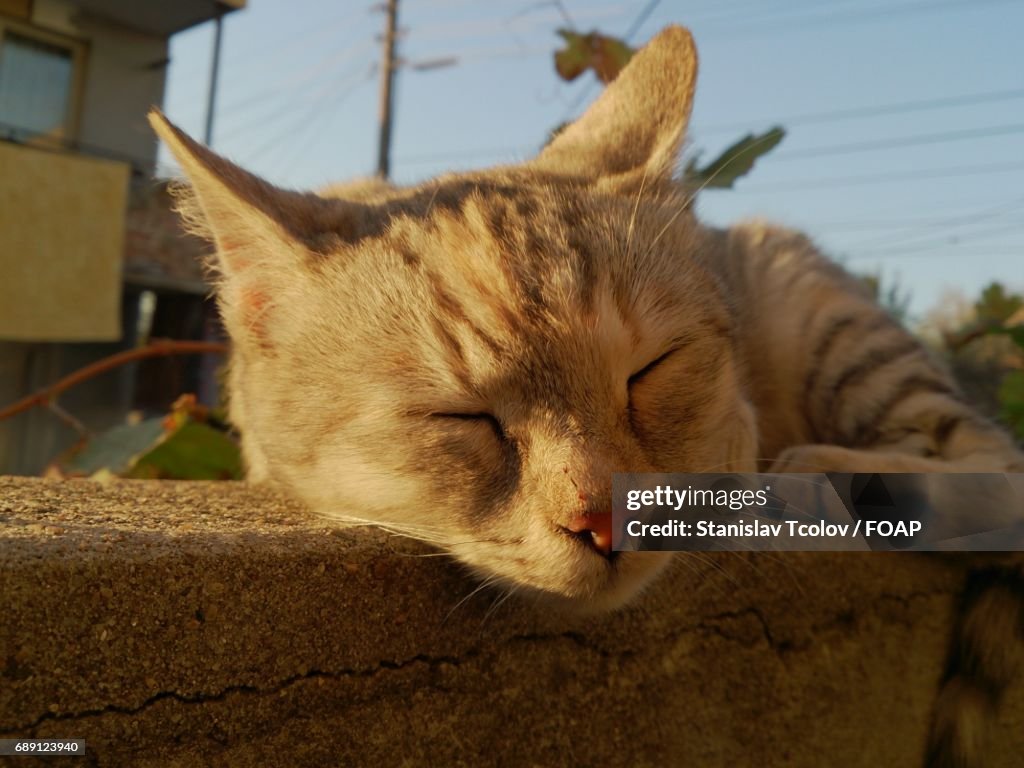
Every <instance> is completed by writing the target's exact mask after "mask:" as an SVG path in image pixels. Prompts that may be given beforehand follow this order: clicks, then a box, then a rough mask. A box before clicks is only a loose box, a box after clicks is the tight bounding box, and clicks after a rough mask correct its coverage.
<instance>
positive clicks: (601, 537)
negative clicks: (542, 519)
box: [563, 512, 618, 560]
mask: <svg viewBox="0 0 1024 768" xmlns="http://www.w3.org/2000/svg"><path fill="white" fill-rule="evenodd" d="M563 527H564V528H565V530H567V531H568V532H569V533H571V534H572V535H573V536H574V537H575V538H577V539H579V540H580V541H582V542H583V543H584V544H587V545H588V546H590V547H591V548H593V549H594V551H595V552H597V553H598V554H599V555H602V556H603V557H606V558H608V559H609V560H611V559H614V557H615V555H616V554H618V553H617V552H614V551H613V550H612V513H611V512H591V513H589V514H586V515H580V516H579V517H575V518H573V519H572V520H570V521H569V524H568V525H565V526H563Z"/></svg>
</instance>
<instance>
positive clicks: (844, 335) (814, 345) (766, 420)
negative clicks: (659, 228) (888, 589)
mask: <svg viewBox="0 0 1024 768" xmlns="http://www.w3.org/2000/svg"><path fill="white" fill-rule="evenodd" d="M725 240H726V245H725V247H724V248H723V249H722V251H721V252H719V253H718V254H716V255H717V256H718V257H719V258H718V259H717V261H716V262H715V264H716V268H717V269H718V270H719V272H720V275H721V277H722V279H723V282H724V283H726V285H727V286H729V287H730V288H731V289H732V293H733V295H735V296H736V298H737V300H738V301H737V307H738V314H739V317H740V320H741V323H742V327H741V337H742V338H743V343H744V344H745V349H746V358H747V360H748V367H749V376H750V382H751V387H752V395H753V398H754V400H755V403H756V406H757V408H758V410H759V411H760V412H761V413H762V414H763V415H762V417H761V423H760V432H761V434H762V435H763V436H764V440H763V443H762V444H763V445H764V446H765V447H764V453H766V454H768V455H769V456H771V457H774V463H773V465H772V467H771V471H775V472H821V471H839V472H910V473H919V472H920V473H932V474H930V475H928V476H927V484H928V485H929V486H934V487H933V488H932V489H931V490H930V492H929V494H928V495H929V500H930V501H931V500H937V501H938V502H939V503H940V504H942V503H945V504H947V505H952V506H953V507H957V506H960V507H962V508H963V509H962V510H961V511H962V512H963V513H967V514H970V513H971V512H972V509H971V504H970V503H967V502H965V501H964V500H958V499H957V498H956V495H955V494H950V493H944V492H942V490H941V485H942V484H943V481H945V482H947V483H948V482H955V481H956V478H955V477H954V476H952V475H949V474H945V473H950V472H1024V454H1022V453H1021V451H1020V449H1019V448H1018V447H1017V446H1016V445H1015V444H1014V442H1013V440H1012V439H1011V438H1010V437H1009V435H1007V434H1006V433H1005V432H1004V431H1003V430H1002V429H1000V428H999V427H997V426H996V425H994V424H992V423H991V422H989V421H988V420H987V419H985V418H983V417H982V416H981V415H980V414H978V413H977V412H976V411H975V410H974V409H972V408H971V407H970V406H969V405H967V404H966V403H965V402H964V400H963V398H962V397H961V395H960V393H959V390H958V388H957V386H956V383H955V382H954V380H953V379H952V377H951V376H950V375H949V374H948V373H947V372H946V371H945V370H944V369H943V367H942V366H941V365H939V364H938V363H937V362H936V361H935V360H933V359H932V358H931V356H930V355H929V354H928V352H927V350H925V348H924V347H923V345H922V344H921V343H920V342H918V341H917V340H916V339H914V338H913V337H912V336H911V335H910V334H909V333H907V332H906V331H905V330H904V329H903V328H902V327H901V326H900V325H899V324H898V323H897V322H895V321H894V320H893V319H892V318H891V317H889V315H888V314H887V313H886V312H885V311H884V310H883V309H882V308H880V307H879V306H877V304H876V303H875V302H874V301H873V300H872V298H871V297H870V296H869V295H867V293H866V292H865V291H864V290H863V288H862V286H861V285H859V284H858V281H857V280H855V279H854V278H851V277H850V276H849V275H847V274H845V273H844V272H842V271H841V270H839V269H838V268H837V267H835V265H832V264H830V263H829V262H827V261H826V260H825V259H824V258H823V257H821V256H820V255H819V254H818V252H817V251H816V250H815V248H814V247H813V245H812V244H811V243H810V242H809V241H808V240H807V239H806V238H804V237H802V236H800V235H797V234H794V233H791V232H786V231H783V230H778V229H773V228H770V227H764V226H759V225H754V226H750V227H745V228H739V229H735V230H732V231H731V232H729V233H727V234H726V235H725ZM953 511H954V513H955V512H956V510H953ZM993 556H996V557H998V559H993ZM976 557H977V558H978V563H979V565H980V567H977V568H976V569H975V570H974V571H972V573H971V575H970V577H969V579H968V583H967V585H966V588H965V591H964V594H963V597H962V602H961V606H960V610H959V612H958V617H957V624H956V626H955V628H954V632H955V634H954V637H953V642H952V647H951V650H950V655H949V660H948V665H947V668H946V672H945V674H944V677H943V680H942V681H941V684H940V690H939V695H938V697H937V699H936V704H935V708H934V712H933V720H932V726H931V732H930V735H929V740H928V745H927V747H926V750H925V752H926V756H925V763H926V765H928V766H930V767H932V768H938V767H939V766H942V767H943V768H946V767H948V768H953V766H957V767H958V768H975V767H980V766H983V765H986V759H985V741H986V738H985V734H986V731H987V729H988V724H989V723H990V722H991V721H993V720H994V719H995V715H996V709H997V707H998V704H999V702H1000V699H1001V698H1002V696H1003V693H1004V691H1005V690H1006V688H1007V686H1008V685H1009V683H1010V681H1011V680H1012V679H1013V678H1014V676H1015V674H1016V673H1017V672H1018V671H1019V668H1020V665H1021V656H1022V655H1024V564H1022V555H1020V554H1019V553H1011V554H1007V555H1003V556H997V555H996V553H992V554H986V555H977V556H976Z"/></svg>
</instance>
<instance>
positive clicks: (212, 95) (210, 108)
mask: <svg viewBox="0 0 1024 768" xmlns="http://www.w3.org/2000/svg"><path fill="white" fill-rule="evenodd" d="M216 23H217V27H216V29H215V30H214V34H213V64H211V66H210V90H209V92H208V94H207V99H206V131H205V132H204V134H203V140H204V141H205V142H206V146H208V147H209V146H211V145H212V144H213V113H214V110H215V108H216V105H217V79H218V78H219V77H220V45H221V36H222V33H223V29H224V9H223V8H222V7H221V6H220V5H218V6H217V16H216Z"/></svg>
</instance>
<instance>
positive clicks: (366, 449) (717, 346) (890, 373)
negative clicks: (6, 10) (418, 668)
mask: <svg viewBox="0 0 1024 768" xmlns="http://www.w3.org/2000/svg"><path fill="white" fill-rule="evenodd" d="M696 71H697V60H696V53H695V49H694V45H693V41H692V39H691V37H690V34H689V33H688V32H687V31H686V30H685V29H683V28H681V27H669V28H667V29H665V30H664V31H662V32H661V33H660V34H658V35H657V36H656V37H654V38H653V39H652V40H651V42H650V43H649V44H648V45H647V46H645V47H644V48H643V49H642V50H640V51H639V52H638V53H637V54H636V55H635V56H634V57H633V59H632V61H631V62H630V63H629V64H628V65H627V67H626V68H625V69H624V70H623V71H622V73H621V74H620V75H619V77H618V78H617V79H615V80H614V81H613V82H612V83H611V84H610V85H609V86H608V87H607V88H606V89H605V91H604V92H603V94H602V95H601V96H600V97H599V98H598V100H597V101H596V102H595V103H594V104H593V105H592V106H591V107H590V108H589V110H587V112H586V113H585V114H584V115H583V116H582V117H581V118H580V119H579V120H577V121H576V122H575V123H573V124H571V125H570V126H568V127H567V128H566V129H565V130H563V131H562V132H560V133H559V134H558V135H557V136H556V137H555V138H554V139H553V140H552V141H551V142H550V143H549V144H548V146H546V147H545V148H544V149H543V150H542V151H541V152H540V153H539V155H538V156H537V157H535V158H533V159H531V160H528V161H526V162H524V163H521V164H519V165H512V166H508V167H500V168H494V169H490V170H485V171H480V172H475V173H460V174H452V175H446V176H441V177H439V178H437V179H435V180H432V181H429V182H426V183H424V184H421V185H419V186H415V187H411V188H406V189H403V188H396V187H392V186H390V185H387V184H385V183H383V182H372V181H371V182H361V183H357V184H352V185H341V186H336V187H331V188H329V189H327V190H324V191H322V192H321V193H319V194H312V193H299V192H294V191H288V190H283V189H278V188H276V187H273V186H271V185H270V184H268V183H267V182H265V181H263V180H261V179H259V178H257V177H255V176H253V175H251V174H249V173H247V172H246V171H244V170H242V169H240V168H238V167H237V166H235V165H233V164H231V163H230V162H228V161H227V160H225V159H223V158H221V157H219V156H217V155H215V154H214V153H213V152H211V151H210V150H208V149H206V148H205V147H203V146H201V145H199V144H198V143H196V142H195V141H193V140H192V139H190V138H189V137H188V136H186V135H185V134H184V133H183V132H181V131H180V130H179V129H178V128H176V127H175V126H173V125H172V124H171V123H170V122H168V121H167V120H166V118H164V117H163V116H162V115H161V114H160V113H159V112H156V111H154V112H153V113H152V114H151V117H150V119H151V123H152V125H153V127H154V129H155V130H156V132H157V133H158V134H159V136H160V137H161V138H162V139H163V140H164V142H165V143H166V144H167V145H168V147H169V148H170V149H171V150H172V152H173V153H174V155H175V157H176V158H177V160H178V162H179V163H180V165H181V167H182V169H183V170H184V172H185V174H186V175H187V176H188V178H189V180H190V186H188V187H186V188H184V191H183V192H182V193H181V199H180V205H179V207H180V210H181V211H182V213H183V215H184V216H185V218H186V219H187V221H188V222H189V223H190V225H191V227H192V229H193V230H194V231H196V232H198V233H200V234H202V235H203V236H205V237H207V238H208V239H210V240H211V241H212V242H213V243H214V244H215V246H216V257H215V263H214V268H215V270H216V273H217V275H218V278H217V282H218V299H219V303H220V307H221V311H222V315H223V318H224V321H225V324H226V327H227V329H228V331H229V333H230V335H231V338H232V341H233V356H232V363H231V368H230V389H231V399H230V408H231V418H232V421H233V422H234V423H235V424H236V425H238V426H239V428H240V429H241V434H242V445H243V451H244V455H245V459H246V462H247V465H248V472H249V477H250V479H252V480H254V481H258V482H271V483H274V484H277V485H280V486H283V487H284V488H285V489H287V490H288V491H290V492H291V493H292V494H294V495H296V496H298V497H299V498H301V499H303V500H304V501H305V502H306V503H307V504H308V505H309V506H310V507H311V508H312V509H314V510H317V511H319V512H321V513H323V514H327V515H330V516H333V517H336V518H338V519H341V520H349V521H355V522H372V523H376V524H378V525H380V526H381V527H383V528H386V529H389V530H393V531H397V532H402V533H406V534H409V535H412V536H415V537H417V538H420V539H423V540H424V541H427V542H430V543H432V544H434V545H436V546H438V547H441V548H443V549H445V550H447V551H448V552H450V553H452V554H453V555H454V556H456V558H458V559H459V560H461V561H462V562H463V563H465V564H466V565H468V566H469V567H470V568H471V569H473V570H474V571H475V572H477V573H478V574H479V575H481V576H482V577H485V578H488V579H492V580H495V581H498V582H499V583H504V584H506V585H511V586H515V587H517V588H528V589H530V590H533V591H535V592H537V593H540V594H545V595H550V596H554V597H557V598H559V599H562V600H566V601H570V602H572V603H574V604H578V605H584V606H586V607H587V608H588V609H594V610H597V609H599V610H608V609H613V608H616V607H618V606H620V605H622V604H624V603H627V602H628V601H630V600H631V599H633V598H634V597H635V596H636V595H637V594H638V593H639V592H640V591H641V590H642V589H643V587H644V586H645V585H646V584H648V583H650V581H651V580H652V579H653V578H654V577H655V576H656V575H657V574H658V573H659V571H661V570H662V568H663V567H664V566H665V565H666V562H667V561H668V559H669V558H670V557H672V555H671V553H665V552H646V553H638V552H624V553H619V552H613V551H612V550H611V543H610V542H611V523H610V508H611V501H610V498H611V475H612V473H613V472H617V471H631V472H673V471H674V472H681V471H685V472H700V471H711V470H713V471H718V472H731V471H756V470H757V469H759V468H761V469H765V468H767V469H770V471H773V472H793V471H801V470H804V471H821V470H838V471H845V472H875V471H899V472H933V471H991V472H1010V471H1017V472H1019V471H1022V470H1024V455H1022V454H1021V453H1020V452H1019V451H1018V450H1017V448H1016V447H1015V445H1014V443H1013V441H1012V440H1011V439H1010V438H1009V437H1008V436H1007V435H1006V434H1005V433H1004V432H1003V431H1002V430H1001V429H999V428H998V427H996V426H995V425H993V424H991V423H990V422H988V421H987V420H985V419H984V418H982V417H981V416H979V415H978V414H977V413H976V412H975V411H974V410H973V409H972V408H971V407H970V406H969V405H967V404H966V403H965V402H964V401H963V400H962V398H961V396H960V395H959V393H958V390H957V387H956V385H955V383H954V382H953V380H952V379H951V378H950V376H949V375H948V374H947V373H946V372H945V371H944V370H943V369H942V368H941V366H939V365H937V364H936V363H935V362H934V361H933V360H932V359H931V358H930V356H929V354H928V353H927V352H926V350H925V349H924V348H923V347H922V346H921V344H920V343H919V342H918V341H916V340H915V339H914V338H913V337H911V336H910V335H909V334H908V333H907V332H906V331H905V330H904V329H903V328H902V327H901V326H900V325H899V324H898V323H897V322H895V321H894V320H893V319H892V318H891V317H890V316H889V315H888V314H887V313H886V312H885V311H884V310H883V309H881V308H880V307H879V306H878V305H877V304H876V303H875V302H874V301H873V299H872V298H871V296H870V295H869V294H868V292H867V290H866V289H865V288H864V287H863V285H862V284H861V283H860V281H858V280H857V279H855V278H853V277H852V276H850V275H848V274H847V273H845V272H844V271H843V270H842V269H840V268H839V267H838V266H836V265H834V264H833V263H831V262H829V261H828V260H827V259H825V258H824V257H823V256H822V255H821V254H819V252H818V251H817V249H816V248H815V247H814V245H813V244H812V243H811V242H810V241H809V240H808V239H807V238H805V237H804V236H802V235H800V234H798V233H794V232H791V231H788V230H785V229H782V228H779V227H775V226H772V225H769V224H766V223H760V222H753V223H747V224H741V225H738V226H735V227H733V228H731V229H728V230H716V229H712V228H709V227H705V226H702V225H701V224H700V223H699V222H698V221H697V220H696V218H695V214H694V211H693V206H692V201H693V195H694V194H695V191H694V190H692V189H688V188H686V186H685V185H684V184H683V183H681V182H680V181H679V180H678V179H677V178H676V175H675V171H676V166H677V159H678V156H679V153H680V149H681V145H682V142H683V140H684V136H685V129H686V122H687V119H688V117H689V114H690V110H691V105H692V100H693V94H694V87H695V78H696ZM999 573H1003V574H1005V573H1016V572H1014V571H1005V570H1001V571H999ZM999 579H1003V577H1002V576H1000V577H998V578H996V579H995V581H993V582H992V583H991V584H989V585H988V587H986V588H985V589H982V590H980V591H979V593H978V594H979V595H982V598H980V599H978V600H975V602H974V603H971V604H966V605H965V613H964V614H963V616H964V617H965V618H964V620H963V622H964V627H963V632H962V633H961V639H963V640H964V642H965V643H966V645H964V646H963V647H962V648H961V649H960V650H958V651H956V652H955V654H956V653H959V654H960V656H961V657H962V658H956V656H955V654H954V657H955V658H954V662H957V661H958V662H959V663H960V664H961V666H960V667H957V666H955V665H954V666H953V667H951V669H952V672H951V674H950V676H949V679H948V680H947V683H946V685H945V688H944V689H943V692H942V695H941V697H940V706H939V707H938V708H937V710H936V715H935V726H934V733H933V737H932V744H933V747H932V752H931V753H930V754H932V755H933V758H932V759H933V760H934V762H935V763H936V764H939V763H940V762H941V761H942V760H945V759H949V760H951V761H953V762H950V763H949V764H951V765H952V764H957V765H959V764H965V765H967V764H971V763H969V762H967V761H969V760H976V759H979V758H977V757H976V754H975V753H976V752H977V751H978V749H980V748H979V747H978V745H977V744H976V743H975V742H974V741H973V736H972V733H973V732H972V731H971V730H970V726H971V720H970V718H971V717H972V716H973V715H974V714H975V713H976V712H975V710H979V709H981V710H984V709H986V708H988V707H990V706H991V705H993V704H994V702H995V701H996V700H997V699H998V697H999V693H1000V692H1001V690H1002V688H1003V687H1004V686H1005V684H1006V678H1007V677H1008V673H1009V669H1008V662H1006V663H1004V660H1003V657H1005V656H1006V654H1005V653H1002V651H1000V650H996V651H992V650H991V649H992V648H998V649H1001V648H1004V647H1005V646H1004V645H1000V643H1002V642H1003V640H1004V639H1005V638H1003V637H1002V636H1000V637H996V638H994V639H993V638H991V637H989V636H988V634H987V632H988V630H987V627H988V626H989V624H988V623H986V620H985V617H988V616H990V615H991V611H992V610H993V609H992V600H995V599H996V598H995V597H993V595H997V596H1002V597H1001V598H1000V599H1001V600H1002V602H999V601H998V600H997V602H998V604H999V606H1001V607H1000V608H999V609H998V611H1002V612H1003V614H1004V618H1005V612H1006V611H1011V612H1019V611H1020V605H1021V595H1022V594H1024V589H1021V585H1020V583H1019V579H1018V582H1013V583H1011V581H1008V580H1006V579H1003V581H1000V580H999ZM993 590H994V591H993ZM986 595H987V597H985V596H986ZM972 611H980V612H981V613H980V614H978V615H977V616H975V615H974V614H972V613H971V612H972ZM979 617H981V618H979ZM993 654H994V655H993ZM1000 654H1002V655H1000ZM972 707H973V709H972ZM945 756H950V757H948V758H947V757H945ZM957 760H960V761H962V762H955V761H957Z"/></svg>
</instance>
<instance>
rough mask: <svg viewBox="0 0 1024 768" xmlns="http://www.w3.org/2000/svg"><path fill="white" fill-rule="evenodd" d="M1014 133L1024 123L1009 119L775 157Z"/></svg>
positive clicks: (920, 143)
mask: <svg viewBox="0 0 1024 768" xmlns="http://www.w3.org/2000/svg"><path fill="white" fill-rule="evenodd" d="M1017 133H1024V123H1011V124H1009V125H994V126H989V127H986V128H968V129H965V130H962V131H944V132H942V133H921V134H917V135H915V136H901V137H897V138H893V139H877V140H873V141H859V142H854V143H850V144H832V145H829V146H824V147H811V148H810V149H803V150H795V151H792V152H779V153H778V154H777V155H776V157H777V158H778V159H780V160H782V159H785V160H797V159H801V160H802V159H804V158H807V157H823V156H825V155H846V154H850V153H855V152H870V151H872V150H877V149H893V148H896V147H917V146H922V145H925V144H944V143H947V142H950V141H963V140H964V139H981V138H989V137H991V136H1010V135H1013V134H1017Z"/></svg>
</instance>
